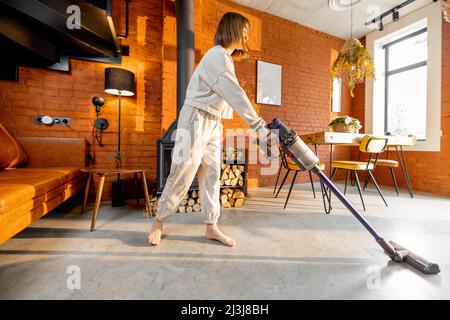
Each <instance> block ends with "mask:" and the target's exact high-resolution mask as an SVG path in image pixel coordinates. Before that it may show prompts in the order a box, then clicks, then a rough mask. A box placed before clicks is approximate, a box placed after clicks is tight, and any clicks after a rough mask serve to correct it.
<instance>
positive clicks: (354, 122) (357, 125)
mask: <svg viewBox="0 0 450 320" xmlns="http://www.w3.org/2000/svg"><path fill="white" fill-rule="evenodd" d="M328 127H330V128H331V129H333V131H334V132H349V133H359V129H361V127H362V126H361V122H360V121H359V120H358V119H356V118H353V117H350V116H339V117H336V118H334V120H333V121H331V122H330V123H329V124H328Z"/></svg>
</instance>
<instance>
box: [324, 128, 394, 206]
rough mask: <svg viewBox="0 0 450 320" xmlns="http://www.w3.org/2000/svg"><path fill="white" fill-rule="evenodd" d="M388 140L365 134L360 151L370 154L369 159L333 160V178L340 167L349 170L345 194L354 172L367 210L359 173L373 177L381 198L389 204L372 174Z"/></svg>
mask: <svg viewBox="0 0 450 320" xmlns="http://www.w3.org/2000/svg"><path fill="white" fill-rule="evenodd" d="M387 141H388V140H387V139H386V138H380V137H374V136H371V135H365V136H364V137H363V138H362V139H361V143H360V145H359V151H360V152H362V153H367V154H368V155H369V159H368V160H367V161H333V162H332V168H333V172H332V175H331V179H333V177H334V175H335V174H336V171H337V170H338V169H343V170H347V176H346V179H345V187H344V194H345V193H346V192H347V183H348V180H349V178H350V174H351V172H353V174H354V177H355V181H356V186H357V188H358V192H359V196H360V198H361V203H362V206H363V209H364V211H365V210H366V205H365V204H364V199H363V196H362V190H361V183H360V180H359V175H358V173H363V172H365V173H366V174H367V177H368V178H367V179H369V178H370V179H372V182H373V183H374V184H375V187H376V188H377V191H378V193H379V194H380V196H381V199H383V202H384V204H385V205H386V207H387V206H388V204H387V202H386V200H385V199H384V196H383V194H382V192H381V189H380V187H379V186H378V183H377V182H376V180H375V177H374V176H373V174H372V171H373V169H374V168H375V167H376V166H377V163H378V161H379V157H380V154H381V153H382V152H384V150H385V148H386V145H387ZM374 156H375V159H374Z"/></svg>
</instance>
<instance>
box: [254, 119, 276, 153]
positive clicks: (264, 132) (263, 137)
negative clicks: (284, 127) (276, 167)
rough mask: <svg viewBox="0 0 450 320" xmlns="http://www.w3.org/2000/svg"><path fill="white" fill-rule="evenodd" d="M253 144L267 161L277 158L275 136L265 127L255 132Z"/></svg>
mask: <svg viewBox="0 0 450 320" xmlns="http://www.w3.org/2000/svg"><path fill="white" fill-rule="evenodd" d="M256 134H257V138H256V141H255V143H256V144H258V146H259V147H260V148H261V149H262V150H263V151H264V154H265V156H266V158H267V159H269V160H275V159H277V158H278V157H279V149H278V145H277V143H276V141H277V140H276V139H277V136H276V135H275V134H273V133H272V132H271V130H270V129H269V128H268V127H267V125H265V126H263V127H261V128H260V129H259V130H258V131H256Z"/></svg>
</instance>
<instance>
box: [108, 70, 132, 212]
mask: <svg viewBox="0 0 450 320" xmlns="http://www.w3.org/2000/svg"><path fill="white" fill-rule="evenodd" d="M135 91H136V83H135V78H134V73H133V72H130V71H128V70H125V69H120V68H106V69H105V92H106V93H109V94H112V95H115V96H119V123H118V137H117V150H116V152H115V162H116V168H121V167H122V153H121V150H120V127H121V121H120V120H121V119H120V114H121V111H122V110H121V109H122V96H124V97H131V96H134V94H135ZM112 202H113V206H122V205H123V204H124V202H125V199H124V186H123V183H122V182H121V181H120V174H117V181H116V182H114V183H113V201H112Z"/></svg>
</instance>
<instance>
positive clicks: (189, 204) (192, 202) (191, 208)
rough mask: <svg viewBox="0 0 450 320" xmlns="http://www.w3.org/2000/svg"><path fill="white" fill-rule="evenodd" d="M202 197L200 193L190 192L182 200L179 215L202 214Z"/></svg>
mask: <svg viewBox="0 0 450 320" xmlns="http://www.w3.org/2000/svg"><path fill="white" fill-rule="evenodd" d="M200 210H201V206H200V197H199V194H198V191H196V190H194V191H189V192H188V193H187V194H186V195H185V196H184V197H183V200H181V203H180V206H179V207H178V212H179V213H192V212H200Z"/></svg>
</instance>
